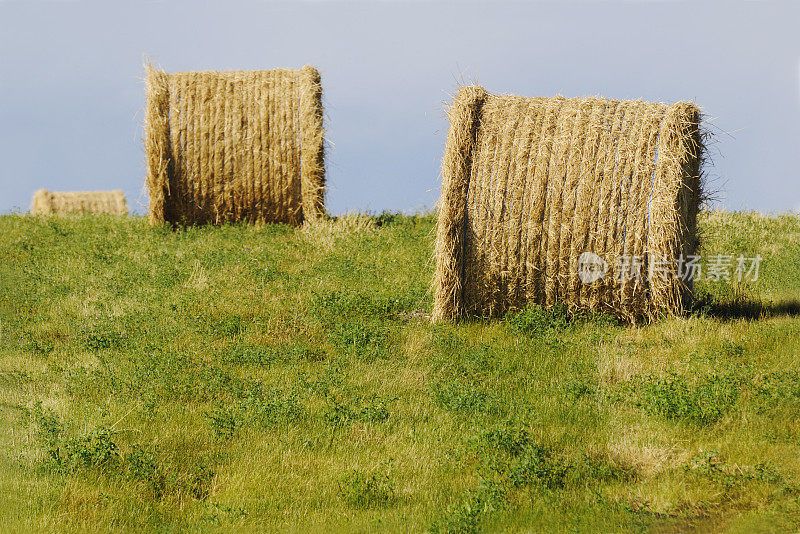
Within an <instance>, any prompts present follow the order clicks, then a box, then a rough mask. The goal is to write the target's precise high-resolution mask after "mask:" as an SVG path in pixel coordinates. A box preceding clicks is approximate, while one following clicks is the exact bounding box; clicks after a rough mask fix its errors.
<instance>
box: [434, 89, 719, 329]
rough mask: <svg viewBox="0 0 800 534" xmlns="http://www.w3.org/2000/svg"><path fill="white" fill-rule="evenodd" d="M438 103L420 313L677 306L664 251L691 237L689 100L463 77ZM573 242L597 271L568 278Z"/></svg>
mask: <svg viewBox="0 0 800 534" xmlns="http://www.w3.org/2000/svg"><path fill="white" fill-rule="evenodd" d="M448 115H449V118H450V121H451V122H450V130H449V133H448V137H447V146H446V148H445V153H444V158H443V161H442V179H443V183H442V196H441V199H440V204H439V209H440V211H439V219H438V224H437V236H436V252H435V260H436V274H435V278H434V287H433V290H434V294H435V298H434V312H433V316H434V320H443V319H455V318H459V317H463V316H467V315H479V316H497V315H499V314H502V313H504V312H505V311H507V310H509V309H513V308H521V307H524V306H525V305H526V303H527V302H534V303H539V304H542V305H546V306H549V305H553V304H555V303H556V302H561V303H563V304H566V305H567V306H568V307H569V308H570V309H572V310H578V309H591V310H599V311H604V312H608V313H613V314H615V315H617V316H619V317H622V318H624V319H627V320H630V321H636V320H639V319H642V318H644V319H647V320H652V319H655V318H656V317H658V316H659V315H661V314H663V313H668V314H676V313H680V312H681V311H682V309H683V306H684V305H685V301H686V299H687V298H688V296H689V294H690V290H691V281H684V280H683V279H681V278H680V277H678V276H676V275H677V274H678V272H677V270H678V260H679V258H680V257H681V255H683V257H684V258H685V257H687V256H689V255H691V254H694V253H695V251H696V250H697V238H696V224H697V213H698V209H699V203H700V200H701V194H702V191H701V172H700V168H701V163H702V159H703V143H702V139H703V135H702V132H701V130H700V121H701V114H700V110H699V109H698V108H697V106H695V105H694V104H692V103H689V102H678V103H676V104H673V105H669V106H668V105H664V104H652V103H647V102H642V101H639V100H637V101H619V100H609V99H605V98H564V97H561V96H558V97H555V98H523V97H516V96H508V95H490V94H487V92H486V91H485V90H484V89H483V88H482V87H480V86H469V87H462V88H461V89H460V90H459V92H458V94H457V95H456V98H455V100H454V102H453V104H452V105H451V107H450V108H449V109H448ZM584 252H590V253H592V254H595V255H597V256H599V257H600V258H601V259H602V260H603V261H605V262H606V264H605V266H603V265H602V263H601V262H597V268H598V270H600V271H602V270H603V268H605V269H606V274H605V276H603V277H602V278H600V279H599V280H596V281H590V283H582V281H581V277H580V276H579V258H580V259H583V258H581V255H582V254H583V253H584ZM584 258H591V256H584ZM625 262H628V263H629V264H632V265H626V264H625ZM639 262H641V263H640V264H639ZM615 265H618V266H619V267H620V269H618V270H615V269H614V267H615ZM629 267H630V269H629ZM637 269H640V270H639V272H641V273H642V276H640V277H637V276H635V275H636V272H637ZM617 271H619V273H623V274H620V276H617ZM625 273H627V274H625ZM628 275H631V277H632V279H629V276H628ZM587 278H588V277H587Z"/></svg>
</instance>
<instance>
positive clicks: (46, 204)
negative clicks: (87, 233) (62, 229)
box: [31, 189, 128, 215]
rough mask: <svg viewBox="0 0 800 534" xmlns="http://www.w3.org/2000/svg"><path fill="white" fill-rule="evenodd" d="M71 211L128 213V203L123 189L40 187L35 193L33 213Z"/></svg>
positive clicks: (68, 212)
mask: <svg viewBox="0 0 800 534" xmlns="http://www.w3.org/2000/svg"><path fill="white" fill-rule="evenodd" d="M71 213H97V214H103V213H107V214H110V215H127V214H128V203H127V202H126V201H125V195H124V194H123V193H122V191H77V192H67V193H65V192H59V191H48V190H46V189H40V190H38V191H37V192H36V193H35V194H34V195H33V203H32V206H31V214H33V215H66V214H71Z"/></svg>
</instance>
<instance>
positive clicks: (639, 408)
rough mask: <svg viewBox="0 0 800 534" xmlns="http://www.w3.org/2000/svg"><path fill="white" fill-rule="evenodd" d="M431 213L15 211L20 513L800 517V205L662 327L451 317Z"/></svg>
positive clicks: (210, 526)
mask: <svg viewBox="0 0 800 534" xmlns="http://www.w3.org/2000/svg"><path fill="white" fill-rule="evenodd" d="M434 224H435V220H434V217H432V216H418V217H402V216H390V215H384V216H381V217H377V218H371V217H366V216H350V217H344V218H340V219H339V220H337V221H336V222H331V223H329V224H327V225H322V226H317V227H313V228H308V229H305V230H297V229H293V228H290V227H285V226H261V227H247V226H223V227H219V228H209V227H203V228H192V229H187V230H181V231H172V230H170V229H167V228H166V227H157V228H151V227H149V226H148V224H147V223H146V221H145V219H143V218H139V217H132V218H112V217H81V218H32V217H27V216H19V215H8V216H2V217H0V238H1V240H0V320H1V321H2V324H0V328H1V329H2V334H1V335H2V338H1V340H0V495H2V499H0V523H2V524H1V525H0V527H2V528H1V530H2V531H4V532H46V531H52V532H73V531H80V532H86V531H88V532H109V531H112V532H113V531H120V532H123V531H124V532H128V531H148V532H149V531H153V532H247V531H264V530H267V531H273V530H277V531H297V532H306V531H318V532H328V531H401V532H402V531H407V532H421V531H426V530H428V531H432V532H473V531H487V532H496V531H512V532H513V531H523V530H527V531H554V532H575V531H580V532H585V531H588V532H610V531H645V532H651V531H652V532H687V531H695V530H696V531H704V532H717V531H726V532H754V531H768V532H769V531H774V532H787V531H793V532H796V531H798V529H800V315H799V314H800V306H798V300H800V218H798V217H792V216H780V217H766V216H762V215H758V214H736V213H733V214H732V213H720V212H717V213H712V214H708V213H706V214H704V216H703V218H702V224H701V230H702V236H703V243H704V245H703V246H704V248H703V254H704V255H705V256H708V255H711V254H716V253H731V254H737V255H738V254H744V255H747V256H753V255H755V254H756V253H759V254H760V255H761V256H762V257H763V263H762V265H761V270H760V278H759V280H758V281H757V282H753V283H748V284H735V283H734V284H731V283H728V282H717V283H712V284H701V285H700V286H699V287H698V291H699V293H701V294H702V299H701V301H700V302H699V303H698V305H697V306H696V308H697V309H696V310H695V311H694V312H693V313H692V314H691V315H689V316H687V317H684V318H672V319H667V320H664V321H662V322H659V323H657V324H652V325H648V326H641V327H631V326H624V325H619V324H617V323H616V322H615V321H614V320H612V319H610V318H609V317H604V316H589V317H581V318H578V319H575V320H569V321H568V320H567V319H566V317H565V315H564V314H563V313H561V312H560V311H559V310H558V309H556V310H553V311H545V310H542V309H539V308H537V307H531V308H529V309H527V310H524V311H522V312H518V313H513V314H509V316H507V317H506V318H505V319H502V320H494V321H472V322H466V323H462V324H456V325H431V324H430V322H429V320H428V316H427V314H428V313H429V312H430V309H431V304H432V297H431V295H430V293H429V290H428V288H429V283H430V279H431V276H432V271H433V262H432V242H433V231H434Z"/></svg>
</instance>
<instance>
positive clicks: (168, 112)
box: [144, 65, 325, 225]
mask: <svg viewBox="0 0 800 534" xmlns="http://www.w3.org/2000/svg"><path fill="white" fill-rule="evenodd" d="M146 86H147V109H146V112H145V140H144V143H145V152H146V155H147V164H146V167H147V186H148V190H149V193H150V221H151V223H153V224H155V223H158V222H164V221H166V222H169V223H172V224H204V223H214V224H217V223H222V222H231V221H248V222H256V221H257V222H281V223H288V224H294V225H299V224H301V223H302V222H303V220H313V219H318V218H321V217H323V216H324V215H325V204H324V193H325V161H324V150H323V141H324V130H323V128H322V88H321V85H320V75H319V72H317V70H316V69H315V68H313V67H311V66H305V67H303V68H302V69H299V70H288V69H274V70H263V71H230V72H213V71H208V72H179V73H175V74H167V73H165V72H163V71H160V70H158V69H155V68H153V67H152V66H150V65H148V66H147V80H146Z"/></svg>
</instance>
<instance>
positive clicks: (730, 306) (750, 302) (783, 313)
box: [693, 298, 800, 321]
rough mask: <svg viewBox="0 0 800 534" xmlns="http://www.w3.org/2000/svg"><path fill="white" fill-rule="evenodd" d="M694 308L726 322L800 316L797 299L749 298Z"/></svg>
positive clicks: (698, 305) (705, 304) (799, 306)
mask: <svg viewBox="0 0 800 534" xmlns="http://www.w3.org/2000/svg"><path fill="white" fill-rule="evenodd" d="M693 308H694V310H695V312H697V313H699V314H701V315H705V316H707V317H713V318H715V319H721V320H724V321H732V320H737V319H749V320H757V319H769V318H772V317H797V316H800V300H797V299H792V300H783V301H779V302H763V301H761V300H758V299H748V298H742V299H736V300H730V301H712V302H708V301H705V302H703V301H701V302H698V303H696V304H695V306H693Z"/></svg>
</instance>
